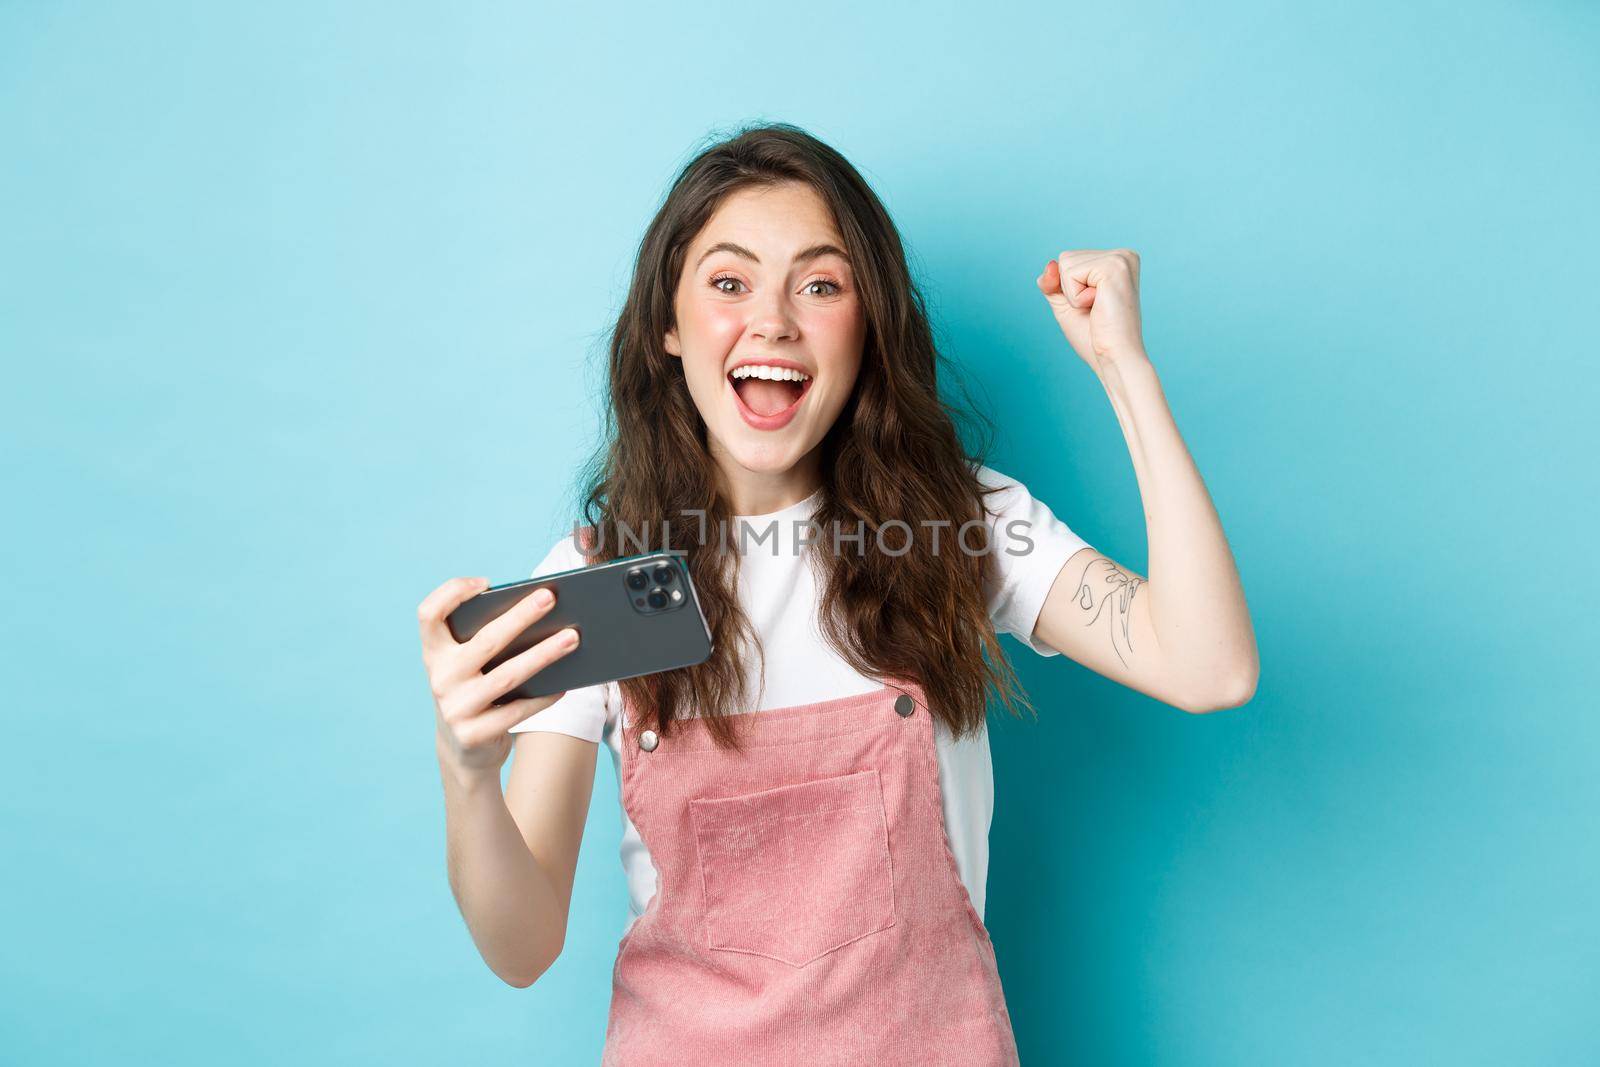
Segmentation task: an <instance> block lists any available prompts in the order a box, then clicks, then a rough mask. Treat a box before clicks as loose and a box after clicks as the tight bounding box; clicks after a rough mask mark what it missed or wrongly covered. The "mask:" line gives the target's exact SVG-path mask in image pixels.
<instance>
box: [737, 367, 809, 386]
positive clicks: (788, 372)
mask: <svg viewBox="0 0 1600 1067" xmlns="http://www.w3.org/2000/svg"><path fill="white" fill-rule="evenodd" d="M733 377H735V378H765V379H766V380H768V381H778V382H804V381H810V379H811V375H809V374H807V373H806V372H805V371H798V370H794V369H792V368H789V367H769V366H767V365H766V364H764V363H746V364H745V365H744V366H742V367H735V368H733Z"/></svg>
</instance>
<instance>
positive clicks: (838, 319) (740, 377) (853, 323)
mask: <svg viewBox="0 0 1600 1067" xmlns="http://www.w3.org/2000/svg"><path fill="white" fill-rule="evenodd" d="M829 249H831V250H829ZM674 308H675V315H676V319H677V327H676V328H675V329H673V330H669V331H667V335H666V338H665V341H666V348H667V351H668V352H669V353H671V354H672V355H674V356H677V357H679V358H680V359H682V360H683V374H684V379H685V381H686V382H687V384H688V386H689V393H690V395H691V396H693V398H694V403H695V406H696V407H697V408H699V410H700V417H701V418H702V419H704V420H705V424H706V432H707V440H708V444H709V447H710V449H711V451H712V455H713V457H714V458H715V459H716V460H717V461H718V462H719V463H720V464H722V465H723V466H724V468H725V469H726V467H727V464H728V463H729V462H732V463H734V464H737V465H738V466H739V467H742V468H743V469H744V470H746V471H749V472H752V473H755V472H782V471H787V470H789V469H790V468H792V467H794V466H795V464H797V463H798V462H799V461H800V460H801V459H803V458H804V457H805V456H807V455H808V454H810V452H811V451H812V449H814V448H816V446H817V445H818V444H819V443H820V442H821V441H822V438H823V437H824V436H825V435H826V434H827V432H828V428H829V427H831V426H832V425H833V422H834V419H836V418H838V415H839V411H840V410H841V409H842V408H843V407H844V403H845V400H846V399H847V398H848V397H849V395H850V390H851V389H852V388H853V387H854V386H855V381H856V374H857V372H858V371H859V370H860V369H861V349H862V344H863V342H864V339H865V336H866V324H865V315H864V314H863V311H862V306H861V301H860V297H859V294H858V293H857V292H856V288H855V277H854V275H853V274H852V273H851V270H850V261H849V259H847V258H846V255H845V249H844V241H843V239H841V238H840V236H839V232H838V230H837V229H836V228H835V227H834V222H833V216H832V213H831V212H830V211H829V210H828V207H827V205H826V204H824V203H823V201H822V199H821V198H820V197H819V196H817V194H816V192H815V191H814V190H813V189H812V188H811V187H810V186H809V185H804V184H801V183H794V182H789V183H784V184H782V185H777V186H768V187H753V188H746V189H741V190H739V191H737V192H734V193H732V194H730V195H729V196H728V197H727V199H726V200H724V201H723V203H722V205H721V207H719V208H718V209H717V211H716V213H715V214H714V215H712V217H711V219H710V221H708V222H707V223H706V225H705V227H704V228H703V229H702V230H701V231H700V233H699V234H697V235H696V236H695V239H694V240H693V241H691V242H690V244H689V249H688V253H687V255H686V256H685V258H684V264H683V274H682V276H681V277H680V278H679V280H678V289H677V292H676V294H675V295H674ZM758 368H762V369H758ZM797 379H798V380H797Z"/></svg>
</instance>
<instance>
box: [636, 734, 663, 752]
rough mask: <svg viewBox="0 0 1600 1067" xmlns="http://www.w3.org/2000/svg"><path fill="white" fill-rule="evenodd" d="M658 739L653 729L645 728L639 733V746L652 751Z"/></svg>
mask: <svg viewBox="0 0 1600 1067" xmlns="http://www.w3.org/2000/svg"><path fill="white" fill-rule="evenodd" d="M658 741H659V738H657V737H656V732H655V731H654V730H646V731H645V732H644V733H642V734H640V735H639V747H640V748H642V749H644V750H645V751H646V752H654V751H655V750H656V744H657V742H658Z"/></svg>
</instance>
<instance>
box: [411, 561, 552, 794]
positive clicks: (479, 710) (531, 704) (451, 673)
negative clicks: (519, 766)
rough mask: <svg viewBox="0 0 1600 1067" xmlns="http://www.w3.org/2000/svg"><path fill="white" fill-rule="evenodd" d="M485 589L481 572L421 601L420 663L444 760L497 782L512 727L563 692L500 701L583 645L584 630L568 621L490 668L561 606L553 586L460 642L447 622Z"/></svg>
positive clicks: (466, 773)
mask: <svg viewBox="0 0 1600 1067" xmlns="http://www.w3.org/2000/svg"><path fill="white" fill-rule="evenodd" d="M486 588H488V582H487V581H486V580H485V579H482V578H452V579H450V580H449V581H447V582H445V583H444V584H443V585H441V586H439V588H437V589H435V590H434V591H433V592H431V593H429V594H428V595H427V597H425V598H424V599H423V601H422V603H421V604H419V605H417V621H418V623H419V624H420V625H421V628H422V662H423V665H424V666H426V667H427V669H428V684H429V687H430V688H431V689H432V690H433V706H434V718H435V722H436V726H437V732H438V750H439V758H440V759H441V760H446V761H448V762H449V763H450V764H451V766H452V768H453V769H454V770H455V771H456V773H457V774H459V775H463V776H475V775H483V776H489V775H492V776H493V777H494V779H495V781H496V782H497V783H498V781H499V778H500V767H501V765H502V764H504V763H505V761H506V757H507V756H509V755H510V754H511V743H512V738H511V734H510V733H509V730H510V728H511V727H513V726H515V725H516V724H517V723H519V722H521V721H522V720H524V719H526V718H527V717H528V716H530V715H533V714H535V713H536V712H540V711H543V710H544V709H545V708H548V707H549V706H550V705H551V704H554V703H555V702H556V701H557V700H559V699H561V697H563V696H564V695H565V691H563V692H560V693H551V694H549V695H548V696H540V697H526V698H523V699H520V700H513V701H509V702H507V703H505V704H500V705H495V704H494V701H495V700H497V699H499V698H500V697H502V696H504V695H505V694H506V693H509V692H510V691H511V690H513V689H515V688H516V687H517V686H519V685H521V684H522V683H523V682H525V681H527V680H528V679H529V678H531V677H533V676H534V675H535V674H538V673H539V672H540V671H542V670H543V669H544V668H546V667H548V666H549V665H550V664H552V663H554V662H555V661H556V660H558V659H560V658H561V657H562V656H565V655H566V654H567V653H569V652H571V651H572V650H573V649H575V648H577V647H578V631H577V630H575V629H573V628H572V627H570V626H569V627H567V628H566V629H563V630H559V631H557V632H556V633H554V634H552V635H550V636H549V637H547V638H545V639H544V640H543V641H540V642H539V643H538V644H536V645H534V646H533V647H532V648H529V649H527V650H525V651H523V652H519V653H517V655H515V656H513V657H511V658H510V659H508V660H506V661H505V662H504V663H502V664H500V665H499V666H498V667H496V668H494V670H492V671H490V672H489V673H488V674H484V673H483V667H484V665H485V664H486V663H488V662H489V661H490V660H491V659H493V658H494V657H495V656H496V655H497V654H499V653H500V651H501V650H503V649H504V648H505V647H506V646H507V645H508V644H510V643H511V641H512V640H513V639H514V638H515V637H516V636H517V635H518V634H520V633H522V631H524V630H526V629H527V628H528V627H529V626H531V625H533V624H534V623H535V622H537V621H538V620H539V619H540V618H542V617H544V615H545V614H546V613H548V612H549V610H550V608H551V607H552V606H554V604H555V593H554V592H553V591H552V590H549V589H540V590H536V591H535V592H534V593H532V594H531V595H529V596H525V597H523V598H522V599H521V600H519V601H517V603H516V604H514V605H513V606H512V607H511V608H510V609H509V610H507V611H505V612H503V613H502V614H501V615H500V616H499V617H498V618H495V619H493V620H491V621H490V622H488V623H486V624H485V625H484V627H483V628H482V629H481V630H479V631H478V632H477V633H475V634H473V635H472V636H471V637H470V638H468V639H467V640H465V641H457V640H456V639H455V638H454V637H453V636H452V635H451V633H450V628H449V627H448V626H446V625H445V621H444V620H445V619H446V618H447V617H448V616H449V615H450V613H451V612H452V611H454V610H455V609H456V608H457V607H458V606H459V605H461V604H462V603H464V602H465V601H467V600H468V599H470V598H472V597H474V596H476V595H477V594H479V593H481V592H483V590H484V589H486Z"/></svg>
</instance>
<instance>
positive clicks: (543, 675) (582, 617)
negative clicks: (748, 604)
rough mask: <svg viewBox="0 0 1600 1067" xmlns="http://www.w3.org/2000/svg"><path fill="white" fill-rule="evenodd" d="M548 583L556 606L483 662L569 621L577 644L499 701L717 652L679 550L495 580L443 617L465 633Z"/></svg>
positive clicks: (500, 659) (691, 661)
mask: <svg viewBox="0 0 1600 1067" xmlns="http://www.w3.org/2000/svg"><path fill="white" fill-rule="evenodd" d="M546 588H548V589H550V590H551V591H553V592H554V593H555V595H556V602H555V604H554V606H552V607H551V609H550V610H549V611H548V612H546V613H545V615H544V617H543V618H541V619H539V620H538V621H536V622H535V623H534V624H533V625H531V626H529V627H528V628H527V629H526V630H524V631H522V633H520V634H518V635H517V636H516V637H514V638H512V639H511V642H510V643H509V644H507V645H506V647H505V648H504V649H502V650H501V651H500V652H499V653H497V654H496V655H495V657H494V658H493V659H491V660H489V662H488V663H486V664H484V667H483V672H484V673H485V674H487V673H488V672H489V671H492V670H494V668H496V667H498V666H499V665H500V664H502V663H504V662H505V661H506V660H508V659H510V658H512V657H513V656H515V655H517V654H518V653H520V652H524V651H526V650H527V649H529V648H531V647H532V646H534V645H536V644H538V643H539V642H540V641H543V640H544V639H545V638H547V637H549V636H551V635H552V634H554V633H555V632H556V631H558V630H564V629H566V628H567V627H569V626H571V627H573V628H575V629H576V630H577V631H578V647H577V648H576V649H574V650H573V651H571V652H569V653H567V654H566V655H564V656H562V657H561V658H560V659H557V660H556V661H555V662H554V663H552V664H550V665H549V666H548V667H545V668H544V669H543V670H540V671H538V672H537V673H535V674H534V675H533V676H532V677H531V678H529V679H528V680H527V681H525V682H523V683H522V684H521V685H519V686H517V687H516V688H515V689H512V690H510V691H509V692H507V693H506V694H505V695H504V696H501V697H500V698H499V699H497V700H496V701H495V703H496V704H505V703H508V702H510V701H512V700H518V699H521V698H524V697H537V696H548V695H550V694H551V693H561V692H565V691H566V690H569V689H580V688H582V687H584V686H588V685H599V684H601V683H602V682H614V681H617V680H619V679H622V678H634V677H637V676H639V675H641V674H654V673H656V672H657V671H667V670H672V669H674V668H676V667H692V666H694V665H695V664H697V663H703V662H705V661H706V660H707V659H708V658H710V656H711V649H712V645H711V628H710V627H709V626H707V625H706V619H705V615H704V613H703V612H701V610H700V601H699V600H698V599H697V598H696V597H695V595H694V584H693V583H692V582H691V581H690V580H689V568H688V567H687V566H686V565H685V564H684V561H683V558H682V557H681V556H678V555H675V554H673V553H669V552H647V553H643V554H641V555H637V556H628V557H626V558H624V559H616V560H611V561H609V562H606V563H597V564H595V565H593V566H589V567H577V568H574V569H573V570H569V571H558V572H556V573H554V574H544V575H536V576H535V577H533V578H528V579H525V580H523V581H519V582H509V583H507V584H505V585H497V586H492V587H490V588H488V589H485V590H484V591H483V592H481V593H479V594H478V595H477V596H475V597H473V598H472V599H471V600H468V601H467V602H466V603H464V604H462V605H461V606H460V607H458V608H456V609H455V611H453V612H451V613H450V615H449V616H448V617H446V619H445V625H446V626H448V627H449V629H450V633H451V636H453V637H454V638H455V639H456V640H457V641H466V640H468V639H470V638H471V637H472V636H473V635H474V634H476V633H477V632H478V631H479V630H480V629H482V628H483V627H484V625H486V624H487V623H488V622H490V621H491V620H493V619H495V618H498V617H499V616H500V615H501V614H502V613H504V612H505V611H507V610H508V609H510V608H511V606H512V605H514V604H516V603H517V602H518V601H520V600H522V598H523V597H526V596H530V595H532V594H533V592H534V591H535V590H538V589H546Z"/></svg>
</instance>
